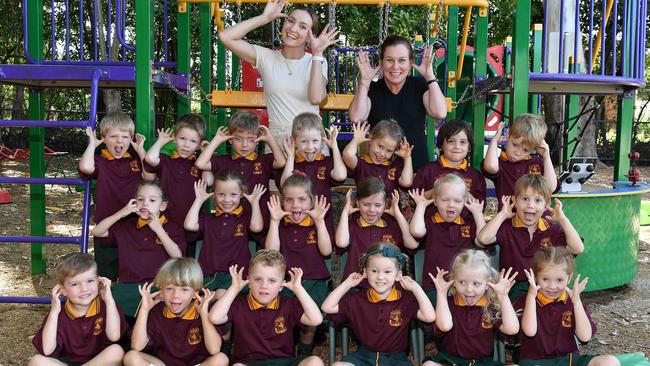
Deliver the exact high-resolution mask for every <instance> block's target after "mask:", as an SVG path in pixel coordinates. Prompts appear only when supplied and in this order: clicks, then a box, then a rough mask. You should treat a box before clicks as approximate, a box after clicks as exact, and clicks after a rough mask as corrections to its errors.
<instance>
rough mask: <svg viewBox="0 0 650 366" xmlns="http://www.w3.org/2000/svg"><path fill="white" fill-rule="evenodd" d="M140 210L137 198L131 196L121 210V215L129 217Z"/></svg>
mask: <svg viewBox="0 0 650 366" xmlns="http://www.w3.org/2000/svg"><path fill="white" fill-rule="evenodd" d="M137 211H138V204H137V201H136V200H135V198H131V199H130V200H129V202H127V204H126V205H125V206H124V207H122V209H121V210H120V216H122V217H127V216H129V215H130V214H132V213H135V212H137Z"/></svg>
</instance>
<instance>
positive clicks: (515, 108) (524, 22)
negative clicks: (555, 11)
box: [510, 1, 562, 118]
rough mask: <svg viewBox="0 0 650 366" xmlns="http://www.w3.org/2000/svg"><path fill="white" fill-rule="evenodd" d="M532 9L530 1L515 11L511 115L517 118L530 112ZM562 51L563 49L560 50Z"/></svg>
mask: <svg viewBox="0 0 650 366" xmlns="http://www.w3.org/2000/svg"><path fill="white" fill-rule="evenodd" d="M530 8H531V3H530V2H529V1H517V3H516V5H515V9H516V10H515V11H516V14H517V17H516V19H515V30H514V35H513V47H512V50H513V52H512V65H513V75H512V78H513V83H512V84H513V85H512V90H511V97H510V98H511V99H510V100H511V105H510V109H511V115H512V118H516V117H517V116H518V115H520V114H522V113H526V111H527V110H528V74H529V70H528V55H529V48H530V40H529V36H528V34H529V32H530ZM560 51H562V49H561V48H560Z"/></svg>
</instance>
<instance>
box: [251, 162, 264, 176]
mask: <svg viewBox="0 0 650 366" xmlns="http://www.w3.org/2000/svg"><path fill="white" fill-rule="evenodd" d="M253 174H255V175H260V174H262V163H260V162H257V163H255V165H253Z"/></svg>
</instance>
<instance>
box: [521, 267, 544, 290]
mask: <svg viewBox="0 0 650 366" xmlns="http://www.w3.org/2000/svg"><path fill="white" fill-rule="evenodd" d="M524 274H526V278H528V293H529V294H532V295H537V291H539V289H540V288H541V287H540V286H539V285H537V282H535V273H533V269H532V268H530V269H524Z"/></svg>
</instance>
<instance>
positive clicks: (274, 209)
mask: <svg viewBox="0 0 650 366" xmlns="http://www.w3.org/2000/svg"><path fill="white" fill-rule="evenodd" d="M266 205H267V206H268V208H269V214H270V215H271V220H273V221H280V220H281V219H282V218H283V217H285V216H287V215H289V213H288V212H287V211H285V210H283V209H282V205H281V204H280V197H278V196H276V195H271V197H270V198H269V202H267V203H266Z"/></svg>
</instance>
